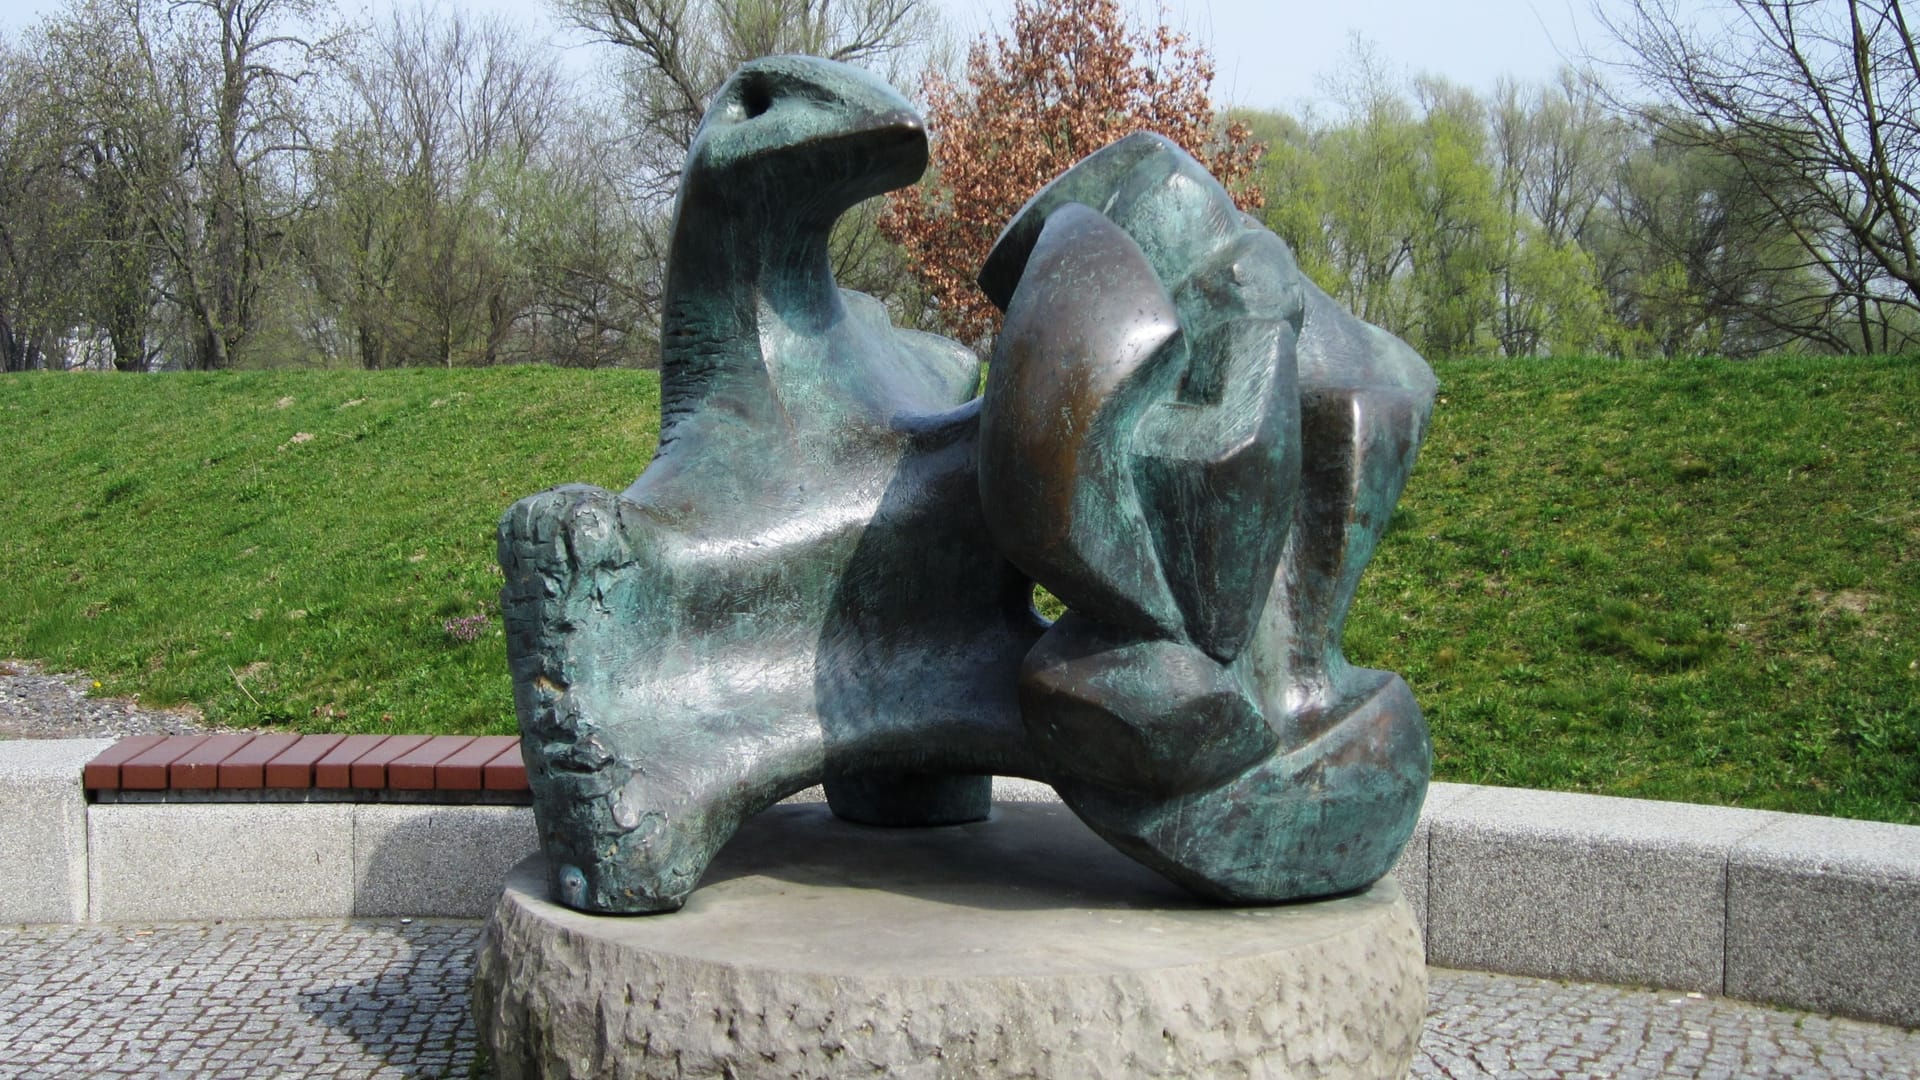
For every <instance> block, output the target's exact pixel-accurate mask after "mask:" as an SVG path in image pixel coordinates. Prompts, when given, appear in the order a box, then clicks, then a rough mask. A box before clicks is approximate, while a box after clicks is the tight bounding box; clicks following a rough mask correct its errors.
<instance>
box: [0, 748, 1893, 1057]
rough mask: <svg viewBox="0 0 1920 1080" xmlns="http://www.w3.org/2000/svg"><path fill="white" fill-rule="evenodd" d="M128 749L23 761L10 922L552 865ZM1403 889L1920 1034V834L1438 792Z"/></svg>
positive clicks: (504, 813) (172, 909)
mask: <svg viewBox="0 0 1920 1080" xmlns="http://www.w3.org/2000/svg"><path fill="white" fill-rule="evenodd" d="M108 745H110V740H99V739H89V740H59V741H11V742H0V822H5V823H6V824H5V827H4V828H0V866H4V867H6V872H5V874H4V875H3V876H0V923H27V922H80V921H89V920H92V921H106V922H114V921H142V922H148V921H161V920H172V919H224V918H255V919H266V918H347V917H362V916H391V915H418V916H442V917H462V918H478V917H481V916H483V915H485V913H486V912H487V910H488V909H489V907H490V906H491V903H492V900H493V898H494V897H495V896H497V895H498V892H499V889H500V886H501V883H502V882H503V881H504V880H505V878H506V874H507V871H508V869H509V868H511V867H512V866H513V864H514V863H516V862H518V861H519V860H520V859H521V858H522V857H524V856H525V855H527V854H528V853H530V852H531V851H532V850H533V848H534V846H535V836H534V829H533V820H532V812H531V811H530V810H528V809H527V808H525V807H514V806H498V805H492V806H489V805H458V804H448V805H393V804H353V803H312V804H287V803H258V804H251V803H243V802H221V803H191V802H166V803H150V804H149V803H118V804H89V803H88V802H87V800H86V793H85V791H84V790H83V789H82V787H81V781H80V777H81V769H82V767H83V766H84V765H85V764H86V762H87V761H88V760H90V759H91V758H92V757H93V756H94V755H95V754H97V753H99V752H100V751H101V750H102V749H104V748H105V747H106V746H108ZM995 797H996V798H997V799H1000V800H1001V801H1032V800H1038V799H1046V798H1049V797H1051V792H1050V791H1049V790H1048V789H1047V788H1045V787H1044V786H1042V785H1038V784H1032V783H1028V782H1022V781H997V782H996V791H995ZM800 798H816V799H817V798H818V795H817V793H814V794H812V795H803V796H800ZM1395 874H1396V876H1398V877H1399V879H1400V883H1401V885H1402V887H1403V888H1404V889H1405V890H1406V892H1407V895H1408V898H1409V900H1410V901H1411V902H1412V904H1413V907H1414V911H1415V913H1416V915H1417V917H1418V919H1419V922H1420V924H1421V926H1422V929H1423V931H1424V933H1425V937H1426V948H1427V960H1428V962H1429V963H1431V964H1434V965H1436V966H1440V967H1450V968H1466V969H1472V970H1481V971H1498V972H1506V973H1511V974H1520V975H1538V976H1544V977H1548V978H1560V979H1574V980H1582V981H1592V982H1610V983H1624V984H1629V985H1650V986H1660V987H1666V988H1671V989H1676V990H1698V991H1702V992H1705V993H1712V994H1725V995H1728V996H1732V997H1738V998H1745V999H1748V1000H1753V1001H1763V1002H1769V1003H1773V1004H1779V1005H1785V1006H1789V1007H1792V1008H1798V1009H1808V1010H1813V1011H1818V1012H1832V1013H1840V1014H1844V1015H1849V1016H1857V1017H1861V1018H1864V1019H1869V1020H1878V1021H1882V1022H1885V1023H1894V1024H1900V1025H1904V1026H1908V1027H1920V964H1916V963H1915V962H1914V960H1913V958H1914V957H1916V956H1920V827H1914V826H1903V825H1887V824H1882V823H1877V822H1865V821H1847V820H1841V819H1836V818H1821V817H1808V816H1805V815H1799V814H1780V813H1771V812H1766V811H1756V810H1738V809H1730V808H1725V807H1711V806H1695V805H1691V804H1686V803H1666V802H1650V801H1644V800H1636V799H1618V798H1609V797H1604V796H1594V795H1572V794H1565V793H1560V792H1547V791H1525V790H1517V789H1511V788H1492V787H1476V786H1470V785H1460V784H1435V785H1433V788H1432V790H1431V792H1430V793H1429V795H1428V797H1427V805H1426V809H1425V811H1424V812H1423V814H1422V817H1421V823H1420V827H1419V829H1418V830H1417V831H1416V832H1415V834H1414V837H1413V841H1412V842H1411V843H1410V844H1409V845H1408V847H1407V850H1406V853H1405V854H1404V855H1403V856H1402V857H1401V860H1400V864H1399V866H1398V868H1397V869H1396V870H1395Z"/></svg>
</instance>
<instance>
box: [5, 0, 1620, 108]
mask: <svg viewBox="0 0 1920 1080" xmlns="http://www.w3.org/2000/svg"><path fill="white" fill-rule="evenodd" d="M390 2H391V0H344V2H343V3H342V4H341V6H342V7H343V8H345V9H348V10H354V9H364V8H366V7H367V6H368V5H369V4H371V6H372V7H373V8H374V9H375V10H382V9H384V8H385V7H387V6H389V4H390ZM441 2H442V3H443V4H444V5H445V6H447V7H450V8H451V7H460V8H465V9H468V10H474V11H502V12H508V13H512V14H515V15H517V16H520V17H524V18H531V19H537V20H540V21H542V22H544V21H545V19H546V15H545V12H546V8H545V5H544V4H540V3H538V0H533V2H529V0H441ZM935 2H937V3H940V4H941V5H942V7H943V8H944V9H945V10H946V12H947V14H948V17H949V19H950V21H951V24H952V27H953V30H954V31H955V33H956V34H957V35H958V36H959V38H960V39H961V40H962V41H968V40H971V39H972V38H973V37H975V36H977V35H978V34H979V33H980V32H981V31H983V30H985V29H987V28H989V27H990V26H994V25H996V24H999V25H1003V24H1004V22H1005V20H1006V18H1007V13H1008V12H1010V11H1011V10H1012V6H1013V5H1012V3H1011V0H935ZM1123 3H1126V4H1127V6H1128V7H1129V8H1130V10H1132V11H1133V12H1134V15H1135V18H1134V21H1135V23H1136V25H1138V24H1140V23H1141V22H1143V21H1144V20H1143V16H1144V17H1146V18H1152V17H1153V16H1154V14H1155V6H1154V4H1153V3H1152V2H1151V0H1123ZM57 6H58V5H57V3H56V2H55V0H0V30H4V31H5V32H7V33H9V34H11V33H15V32H18V31H19V30H20V29H21V28H22V27H25V26H26V25H28V24H29V23H31V22H33V21H34V20H36V19H37V18H39V16H40V13H41V12H45V11H50V10H53V9H54V8H56V7H57ZM1166 8H1167V13H1168V20H1167V21H1168V23H1169V24H1170V25H1171V26H1173V27H1174V28H1175V29H1179V30H1184V31H1186V32H1187V33H1188V34H1189V35H1190V36H1191V37H1193V38H1194V39H1195V40H1197V41H1200V42H1203V43H1205V44H1207V45H1208V46H1209V47H1210V48H1211V49H1212V51H1213V56H1214V64H1215V70H1216V75H1215V81H1214V98H1215V100H1216V101H1218V102H1219V103H1221V104H1223V105H1246V106H1251V107H1255V108H1288V109H1296V108H1298V107H1299V105H1301V104H1302V103H1303V102H1305V101H1308V100H1310V99H1315V98H1320V97H1323V96H1324V95H1323V92H1322V91H1323V89H1324V87H1325V85H1326V81H1327V79H1328V78H1329V77H1332V76H1336V75H1337V73H1338V70H1339V68H1340V67H1341V66H1342V64H1343V62H1344V61H1345V59H1346V58H1347V56H1348V55H1349V47H1350V42H1351V40H1352V38H1353V36H1354V35H1356V34H1358V35H1360V36H1362V37H1364V38H1366V39H1367V40H1368V41H1369V42H1371V43H1372V45H1373V46H1374V48H1375V49H1376V51H1377V55H1378V56H1379V57H1380V59H1381V60H1382V61H1384V62H1385V64H1386V65H1387V67H1388V69H1389V70H1391V71H1393V72H1395V73H1397V74H1400V75H1412V74H1414V73H1417V72H1430V73H1433V74H1436V75H1442V76H1445V77H1447V78H1449V79H1452V80H1454V81H1456V82H1461V83H1465V84H1467V85H1469V86H1472V87H1475V88H1476V89H1486V88H1488V87H1490V86H1492V84H1493V82H1494V80H1495V79H1497V78H1499V77H1500V76H1501V75H1502V74H1510V75H1514V76H1516V77H1518V78H1521V79H1523V80H1527V81H1544V80H1546V79H1549V78H1551V77H1552V76H1553V74H1554V72H1555V71H1556V70H1557V69H1558V68H1559V67H1560V66H1561V64H1563V63H1564V62H1566V61H1568V60H1572V59H1575V58H1578V57H1580V56H1582V55H1583V54H1585V53H1588V52H1600V51H1604V46H1605V35H1604V34H1603V33H1602V32H1601V31H1600V29H1599V28H1598V25H1597V23H1596V21H1595V19H1594V17H1593V14H1592V11H1591V3H1590V0H1478V2H1468V0H1442V2H1432V0H1428V2H1422V0H1331V2H1328V0H1320V2H1308V3H1278V2H1274V0H1167V3H1166Z"/></svg>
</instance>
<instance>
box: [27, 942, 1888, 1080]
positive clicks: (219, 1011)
mask: <svg viewBox="0 0 1920 1080" xmlns="http://www.w3.org/2000/svg"><path fill="white" fill-rule="evenodd" d="M478 935H479V927H478V925H476V924H474V923H470V922H441V921H433V920H424V919H423V920H417V921H401V920H384V921H378V922H375V921H362V922H352V923H339V922H299V923H248V922H228V923H213V924H197V923H195V924H167V925H156V926H34V927H0V1078H4V1080H28V1078H32V1080H66V1078H68V1077H85V1076H126V1077H155V1078H174V1077H179V1078H187V1077H192V1078H196V1080H199V1078H210V1080H227V1078H229V1077H231V1078H236V1080H238V1078H247V1080H252V1078H256V1077H303V1078H304V1077H362V1078H369V1080H372V1078H378V1080H439V1078H443V1077H448V1078H457V1080H466V1078H469V1077H472V1076H473V1075H474V1064H473V1026H472V1022H471V1021H470V1020H469V1018H468V1015H467V986H468V982H469V981H470V980H471V978H472V975H473V951H474V946H475V943H476V941H477V939H478ZM1432 986H1433V1005H1432V1013H1431V1015H1430V1016H1429V1018H1428V1021H1427V1030H1426V1036H1425V1038H1424V1039H1423V1041H1422V1042H1421V1046H1420V1056H1419V1058H1418V1059H1417V1060H1416V1061H1415V1063H1414V1070H1413V1075H1414V1076H1415V1077H1419V1078H1422V1080H1425V1078H1430V1077H1443V1078H1448V1080H1465V1078H1469V1077H1514V1078H1534V1077H1554V1078H1558V1077H1581V1078H1595V1080H1597V1078H1601V1077H1610V1078H1615V1080H1626V1078H1630V1077H1742V1078H1744V1077H1778V1078H1781V1080H1787V1078H1792V1080H1818V1078H1821V1077H1860V1078H1873V1080H1881V1078H1897V1077H1920V1031H1903V1030H1901V1029H1898V1028H1890V1027H1881V1026H1879V1025H1876V1024H1863V1023H1858V1022H1855V1021H1851V1020H1835V1019H1830V1018H1825V1017H1818V1016H1809V1015H1806V1014H1801V1013H1792V1012H1783V1011H1780V1010H1775V1009H1767V1008H1763V1007H1760V1006H1756V1005H1746V1004H1742V1003H1739V1002H1733V1001H1725V1000H1720V999H1716V998H1704V997H1698V996H1694V995H1689V994H1680V993H1674V992H1672V991H1657V990H1654V991H1649V990H1627V989H1621V988H1618V987H1611V986H1592V985H1583V984H1577V983H1576V984H1561V983H1553V982H1547V981H1544V980H1540V979H1522V978H1513V977H1510V976H1504V975H1484V974H1479V973H1475V972H1461V971H1440V970H1435V971H1434V972H1433V978H1432Z"/></svg>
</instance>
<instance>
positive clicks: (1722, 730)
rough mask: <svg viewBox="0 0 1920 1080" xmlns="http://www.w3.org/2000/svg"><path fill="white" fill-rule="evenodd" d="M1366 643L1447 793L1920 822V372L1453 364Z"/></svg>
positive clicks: (1852, 365)
mask: <svg viewBox="0 0 1920 1080" xmlns="http://www.w3.org/2000/svg"><path fill="white" fill-rule="evenodd" d="M1439 374H1440V378H1441V384H1442V386H1441V398H1440V401H1439V404H1438V406H1437V408H1436V410H1435V414H1434V423H1433V433H1432V436H1431V437H1430V440H1429V442H1428V444H1427V448H1426V449H1425V450H1424V451H1423V452H1422V455H1421V460H1420V464H1419V466H1418V467H1417V468H1416V469H1415V471H1414V475H1413V479H1412V481H1411V483H1410V484H1409V485H1408V488H1407V493H1406V495H1405V496H1404V497H1403V498H1402V501H1401V508H1400V511H1399V513H1398V514H1397V515H1396V517H1395V520H1394V522H1393V524H1392V526H1391V528H1390V530H1389V535H1388V538H1387V539H1386V541H1385V542H1384V543H1383V544H1382V549H1381V551H1380V554H1379V556H1378V557H1377V558H1376V560H1375V563H1374V565H1373V567H1372V568H1371V569H1370V570H1369V571H1368V576H1367V578H1365V579H1363V581H1362V584H1361V590H1360V597H1359V600H1358V601H1357V603H1356V605H1355V610H1356V614H1355V615H1354V617H1353V619H1352V620H1351V622H1350V624H1349V628H1348V632H1347V639H1346V640H1347V646H1348V651H1349V652H1350V654H1351V655H1352V656H1353V657H1354V659H1356V660H1357V661H1360V662H1363V663H1370V664H1372V665H1375V666H1381V667H1388V668H1393V669H1395V670H1398V671H1401V672H1403V673H1404V674H1405V675H1406V677H1407V681H1408V682H1409V683H1410V684H1411V685H1412V686H1413V688H1414V692H1415V694H1416V696H1418V697H1419V699H1420V700H1421V702H1422V704H1423V706H1424V707H1425V708H1426V710H1427V714H1428V718H1429V720H1430V721H1431V723H1432V727H1433V732H1434V746H1435V752H1436V760H1437V763H1438V767H1439V774H1440V776H1441V777H1442V778H1443V779H1448V780H1460V781H1470V782H1476V783H1490V784H1511V785H1517V786H1522V787H1544V788H1558V789H1566V790H1580V791H1597V792H1607V793H1611V794H1618V795H1632V796H1639V797H1646V798H1661V799H1679V800H1687V801H1694V802H1711V803H1724V804H1732V805H1739V806H1753V807H1765V808H1771V809H1782V810H1794V811H1800V812H1805V813H1820V814H1833V815H1839V816H1846V817H1867V818H1877V819H1881V820H1887V821H1901V822H1920V468H1917V467H1916V463H1920V414H1917V413H1916V409H1915V404H1916V403H1920V363H1916V362H1914V361H1912V360H1906V361H1898V360H1895V361H1886V360H1881V361H1866V360H1821V361H1806V360H1781V361H1769V362H1762V363H1751V364H1735V363H1727V362H1716V361H1696V362H1685V363H1682V362H1672V363H1660V364H1621V363H1608V362H1598V361H1586V362H1524V363H1490V362H1468V363H1450V364H1443V365H1440V367H1439Z"/></svg>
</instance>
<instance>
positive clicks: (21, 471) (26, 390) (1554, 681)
mask: <svg viewBox="0 0 1920 1080" xmlns="http://www.w3.org/2000/svg"><path fill="white" fill-rule="evenodd" d="M1439 371H1440V376H1441V380H1442V397H1441V401H1440V404H1439V405H1438V407H1437V409H1436V412H1435V418H1434V429H1433V433H1432V435H1431V437H1430V439H1429V442H1428V445H1427V449H1426V450H1425V452H1424V453H1423V455H1422V458H1421V463H1420V466H1419V468H1418V469H1417V470H1416V472H1415V475H1414V478H1413V481H1412V483H1411V484H1410V485H1409V487H1408V491H1407V494H1406V496H1405V497H1404V498H1403V500H1402V503H1401V509H1400V512H1399V513H1398V514H1397V515H1396V517H1395V520H1394V524H1393V527H1392V529H1391V530H1390V532H1389V535H1388V538H1387V540H1386V541H1385V542H1384V543H1383V545H1382V548H1381V551H1380V554H1379V556H1378V557H1377V559H1376V560H1375V563H1374V566H1373V568H1372V569H1371V570H1370V571H1369V572H1368V575H1367V578H1366V579H1365V581H1364V582H1363V584H1362V587H1361V595H1360V599H1359V602H1358V604H1357V605H1356V614H1355V615H1354V618H1353V620H1352V623H1351V625H1350V626H1349V628H1348V632H1347V643H1348V649H1349V652H1350V653H1351V654H1352V656H1353V658H1354V659H1355V660H1356V661H1357V662H1360V663H1366V664H1371V665H1374V666H1381V667H1389V668H1393V669H1395V670H1398V671H1401V672H1403V673H1405V674H1406V676H1407V678H1408V681H1409V682H1410V683H1411V684H1412V685H1413V687H1414V690H1415V692H1416V694H1417V695H1418V696H1419V697H1420V699H1421V701H1422V703H1423V705H1424V706H1425V708H1426V709H1427V713H1428V717H1429V720H1430V721H1431V723H1432V725H1433V729H1434V739H1435V747H1436V751H1437V756H1438V768H1439V775H1440V776H1441V777H1442V778H1443V779H1450V780H1463V781H1473V782H1480V783H1496V784H1515V785H1523V786H1535V787H1551V788H1563V789H1573V790H1585V791H1602V792H1609V793H1614V794H1623V795H1636V796H1644V797H1655V798H1672V799H1686V800H1692V801H1703V802H1719V803H1731V804H1737V805H1745V806H1760V807H1770V808H1779V809H1789V810H1797V811H1802V812H1808V813H1826V814H1838V815H1844V816H1854V817H1870V818H1879V819H1883V820H1891V821H1906V822H1916V821H1920V470H1916V468H1915V462H1916V461H1920V417H1915V416H1913V415H1910V414H1912V413H1913V412H1914V411H1915V410H1914V409H1913V403H1915V402H1920V364H1916V363H1914V362H1911V361H1906V362H1902V361H1858V360H1842V361H1776V362H1765V363H1755V364H1730V363H1723V362H1712V361H1700V362H1692V363H1664V364H1616V363H1607V362H1593V361H1588V362H1537V361H1528V362H1522V363H1512V362H1508V363H1478V362H1464V363H1463V362H1454V363H1445V364H1442V365H1440V367H1439ZM657 413H658V388H657V382H656V380H655V378H654V377H653V376H651V375H648V374H645V373H633V372H589V373H582V372H567V371H554V370H540V369H526V368H518V369H499V370H488V371H463V372H442V371H405V372H393V373H351V372H347V373H263V374H229V375H217V376H188V375H169V376H159V377H143V378H131V377H112V376H71V375H36V376H24V377H23V376H10V377H8V378H5V379H0V483H3V484H4V487H5V490H7V491H8V492H10V493H12V497H11V498H10V499H9V503H8V506H7V508H6V509H5V510H4V511H3V512H0V550H4V551H5V552H6V553H7V563H8V572H7V575H6V583H5V588H4V598H3V599H0V655H6V654H12V655H23V656H31V657H37V658H44V659H47V660H50V661H51V662H53V663H54V664H55V665H57V666H60V667H69V668H84V669H86V670H89V671H92V672H94V673H95V675H96V677H98V678H100V679H101V680H102V682H103V683H104V687H103V692H107V693H134V692H138V693H139V694H140V695H141V696H142V698H143V699H144V700H146V701H148V702H152V703H167V702H175V701H192V702H195V703H197V704H199V705H201V706H202V707H203V708H205V709H206V711H207V713H208V715H209V716H210V717H211V718H213V719H214V720H216V721H220V722H224V723H235V724H260V723H269V724H285V725H289V726H293V727H298V728H301V729H307V730H317V729H326V730H353V731H364V730H384V729H387V728H391V729H394V730H408V731H482V730H485V731H496V732H505V731H510V730H512V719H511V711H512V707H511V701H510V692H509V689H508V684H507V679H506V675H505V669H506V661H505V656H504V649H503V644H502V639H501V636H500V632H499V628H498V623H497V620H489V621H485V622H484V623H479V624H478V625H479V626H480V627H481V632H480V634H479V636H478V637H477V639H476V640H473V641H463V640H461V639H460V635H459V634H458V633H457V632H455V631H458V630H459V629H460V624H458V623H457V622H456V623H454V624H453V630H452V631H450V630H449V626H448V624H449V620H459V619H463V618H468V617H471V616H474V615H477V614H487V613H491V612H492V611H493V599H494V594H495V591H496V590H497V588H498V585H499V575H498V572H497V571H496V570H495V569H494V565H493V544H492V526H493V521H494V519H495V517H496V516H497V515H498V513H499V511H500V510H502V509H503V508H505V507H506V506H507V505H508V504H509V503H511V502H512V501H513V500H514V499H516V498H518V497H520V496H521V495H525V494H528V493H531V492H533V491H537V490H539V489H541V488H544V487H548V486H551V485H553V484H557V483H563V482H568V481H585V482H590V483H596V484H601V485H603V486H609V487H615V488H618V487H620V486H623V485H625V484H626V483H627V482H629V481H630V480H631V479H632V478H633V476H634V475H635V474H636V473H638V471H639V470H640V468H641V467H643V466H644V464H645V462H646V458H647V456H648V454H649V452H650V451H651V448H652V445H653V440H654V424H655V422H656V417H657Z"/></svg>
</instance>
